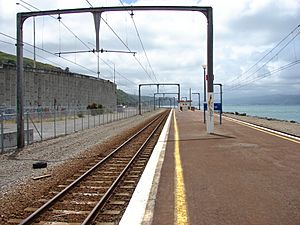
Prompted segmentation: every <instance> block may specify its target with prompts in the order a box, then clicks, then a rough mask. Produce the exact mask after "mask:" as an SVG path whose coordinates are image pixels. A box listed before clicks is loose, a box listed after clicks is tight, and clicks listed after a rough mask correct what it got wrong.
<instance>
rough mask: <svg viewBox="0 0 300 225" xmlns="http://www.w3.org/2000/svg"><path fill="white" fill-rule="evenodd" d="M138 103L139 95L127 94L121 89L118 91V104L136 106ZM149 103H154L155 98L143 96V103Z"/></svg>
mask: <svg viewBox="0 0 300 225" xmlns="http://www.w3.org/2000/svg"><path fill="white" fill-rule="evenodd" d="M138 101H139V96H138V95H131V94H127V93H126V92H124V91H122V90H120V89H117V102H118V104H123V105H132V106H136V105H137V103H138ZM149 101H153V97H150V96H142V102H149ZM152 104H153V103H152Z"/></svg>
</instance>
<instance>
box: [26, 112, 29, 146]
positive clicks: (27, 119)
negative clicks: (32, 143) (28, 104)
mask: <svg viewBox="0 0 300 225" xmlns="http://www.w3.org/2000/svg"><path fill="white" fill-rule="evenodd" d="M26 123H27V124H26V125H27V145H29V112H27V113H26Z"/></svg>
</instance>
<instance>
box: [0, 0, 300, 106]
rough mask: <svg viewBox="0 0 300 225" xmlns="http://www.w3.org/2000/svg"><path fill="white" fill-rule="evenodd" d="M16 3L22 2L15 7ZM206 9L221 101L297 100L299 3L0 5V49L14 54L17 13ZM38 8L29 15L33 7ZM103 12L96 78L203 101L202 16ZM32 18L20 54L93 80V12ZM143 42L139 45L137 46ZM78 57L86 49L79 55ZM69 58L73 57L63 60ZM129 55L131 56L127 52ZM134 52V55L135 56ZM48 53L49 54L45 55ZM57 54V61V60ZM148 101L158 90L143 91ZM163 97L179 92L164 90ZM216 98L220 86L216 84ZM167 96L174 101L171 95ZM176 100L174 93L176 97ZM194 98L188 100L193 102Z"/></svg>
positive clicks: (213, 0) (174, 0) (163, 0)
mask: <svg viewBox="0 0 300 225" xmlns="http://www.w3.org/2000/svg"><path fill="white" fill-rule="evenodd" d="M17 3H19V4H17ZM122 4H123V5H134V6H135V5H152V6H155V5H158V6H159V5H166V6H172V5H180V6H211V7H212V8H213V26H214V43H213V44H214V68H213V69H214V78H215V79H214V82H215V83H221V84H222V85H223V91H224V95H223V96H224V99H225V101H226V98H228V99H229V98H231V99H234V98H243V97H251V96H253V97H255V96H265V95H273V94H274V95H277V94H284V95H297V94H300V64H299V62H300V37H299V36H300V35H299V33H300V27H299V25H300V13H299V12H300V1H299V0H277V1H272V0H239V1H234V0H228V1H224V0H202V1H201V0H185V1H182V0H181V1H180V0H134V1H131V0H122V1H121V0H88V1H87V0H72V1H61V0H43V1H38V0H0V51H4V52H7V53H10V54H15V52H16V50H15V46H14V44H15V40H14V39H13V38H15V37H16V13H17V12H26V11H28V10H33V11H36V10H37V9H38V10H51V9H67V8H88V7H91V6H93V7H107V6H121V5H122ZM32 6H33V7H36V9H34V8H33V7H32ZM130 14H131V12H126V11H124V12H108V13H102V21H101V24H100V48H103V49H104V50H109V51H124V52H123V53H117V52H103V53H100V64H99V68H100V69H99V70H100V77H101V78H103V79H108V80H111V81H113V80H115V82H116V84H117V85H118V88H119V89H122V90H124V91H126V92H127V93H131V94H138V85H139V84H141V83H179V84H180V86H181V92H182V96H187V97H188V98H189V90H190V89H191V90H192V92H193V93H197V92H199V93H200V94H201V99H202V98H203V83H204V81H203V79H204V76H203V73H204V71H203V67H202V65H205V64H206V60H207V59H206V47H207V46H206V44H207V41H206V38H207V36H206V28H207V21H206V18H205V16H204V15H203V14H201V13H199V12H180V11H147V12H146V11H134V12H133V15H132V16H131V15H130ZM57 18H58V15H54V16H52V17H50V16H45V17H36V18H35V19H34V20H35V29H33V27H34V26H33V18H28V19H27V20H26V21H25V23H24V41H25V42H26V43H28V44H25V46H24V55H25V56H26V57H29V58H33V47H32V46H33V39H34V38H33V36H34V35H33V33H34V32H33V31H34V30H35V39H36V42H35V43H36V46H37V48H38V49H37V51H36V57H37V60H38V61H41V62H45V63H50V64H54V65H55V66H58V67H61V68H63V69H65V68H66V67H68V68H69V69H70V71H71V72H76V73H82V74H86V75H89V76H95V77H97V76H98V75H97V54H94V53H91V52H87V51H91V50H93V49H95V27H94V20H93V16H92V14H91V13H85V14H69V15H61V20H58V19H57ZM141 43H142V44H141ZM78 51H85V52H84V53H78ZM66 52H76V53H72V54H64V53H66ZM130 52H131V53H130ZM132 52H136V54H133V53H132ZM50 53H52V54H50ZM55 53H61V56H62V57H58V54H55ZM142 91H143V94H145V95H146V94H147V95H150V96H152V95H153V93H155V92H156V91H157V90H156V87H155V86H149V87H144V88H143V90H142ZM160 92H166V93H173V92H177V87H176V86H172V85H170V86H161V89H160ZM215 94H216V96H215V98H216V99H217V98H218V96H219V95H218V94H219V87H218V86H215ZM169 96H170V97H171V96H172V95H169ZM173 96H174V95H173ZM197 98H198V97H197V96H196V95H193V99H195V101H196V99H197Z"/></svg>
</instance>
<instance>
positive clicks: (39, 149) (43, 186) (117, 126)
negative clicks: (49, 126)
mask: <svg viewBox="0 0 300 225" xmlns="http://www.w3.org/2000/svg"><path fill="white" fill-rule="evenodd" d="M159 112H160V111H156V112H152V113H146V114H144V115H143V116H135V117H131V118H128V119H124V120H120V121H116V122H113V123H110V124H106V125H102V126H98V127H95V128H92V129H88V130H84V131H80V132H77V133H74V134H71V135H68V136H62V137H59V138H56V139H51V140H47V141H43V142H38V143H34V144H32V145H29V146H26V147H25V148H24V149H23V150H21V151H13V152H10V153H5V154H3V155H0V177H1V179H0V201H1V207H0V224H6V223H7V220H8V219H9V218H12V215H13V214H14V211H15V210H16V211H18V210H20V211H22V209H23V208H24V207H26V205H29V203H30V202H31V201H34V200H33V199H34V198H36V197H37V196H38V197H42V196H43V194H44V192H45V191H47V190H49V188H51V187H53V186H55V185H57V183H58V182H60V181H61V180H64V179H65V178H66V177H68V176H72V174H74V173H75V171H76V170H78V169H80V168H83V167H84V165H86V163H87V162H88V161H92V158H93V156H94V155H95V154H99V152H100V153H101V152H105V151H108V150H110V149H112V148H113V147H115V145H116V144H117V143H119V142H120V141H121V140H123V139H124V138H125V139H126V138H127V136H129V133H130V131H131V130H133V129H134V127H137V126H139V124H141V123H143V122H145V121H146V120H147V119H149V118H150V117H152V116H153V115H155V114H157V113H159ZM125 131H126V132H125ZM126 135H127V136H126ZM96 152H97V153H96ZM36 161H46V162H47V163H48V166H47V168H44V169H33V168H32V164H33V163H34V162H36ZM46 174H50V175H51V177H48V178H44V179H40V180H33V179H32V178H33V177H38V176H41V175H46Z"/></svg>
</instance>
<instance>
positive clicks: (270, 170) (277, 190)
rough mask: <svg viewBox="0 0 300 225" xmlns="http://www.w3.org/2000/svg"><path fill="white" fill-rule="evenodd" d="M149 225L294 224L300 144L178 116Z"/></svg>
mask: <svg viewBox="0 0 300 225" xmlns="http://www.w3.org/2000/svg"><path fill="white" fill-rule="evenodd" d="M174 119H176V124H177V128H176V129H174V128H175V127H174V125H175V123H174ZM176 130H177V131H176ZM176 135H178V136H176ZM176 143H177V147H176ZM176 151H178V152H179V154H177V153H176ZM178 160H179V161H178ZM178 167H181V168H178ZM180 173H182V176H183V178H182V179H180ZM180 190H181V191H180ZM151 224H153V225H161V224H164V225H167V224H172V225H173V224H191V225H202V224H208V225H213V224H216V225H219V224H227V225H228V224H239V225H243V224H247V225H248V224H257V225H264V224H266V225H267V224H295V225H296V224H300V142H299V141H293V140H291V139H290V138H286V137H283V136H281V135H278V134H276V135H275V134H271V133H270V132H266V131H261V130H260V129H258V128H251V127H248V126H246V125H242V124H239V123H237V122H233V121H230V120H227V119H223V124H222V125H219V118H218V117H215V129H214V134H207V132H206V127H205V124H204V123H203V112H199V111H196V112H192V111H185V112H180V111H177V110H176V111H175V117H172V122H171V126H170V131H169V134H168V141H167V147H166V152H165V156H164V162H163V165H162V170H161V176H160V179H159V186H158V191H157V196H156V201H155V207H154V217H153V221H152V223H151Z"/></svg>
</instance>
